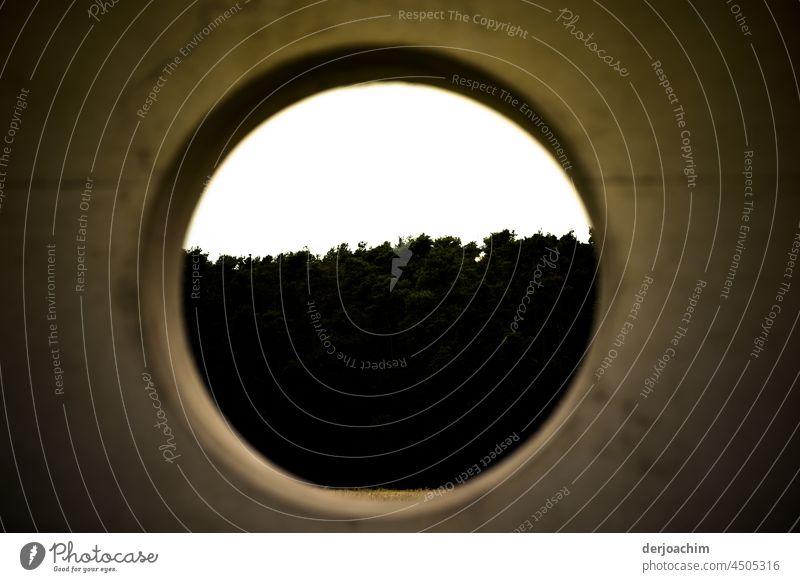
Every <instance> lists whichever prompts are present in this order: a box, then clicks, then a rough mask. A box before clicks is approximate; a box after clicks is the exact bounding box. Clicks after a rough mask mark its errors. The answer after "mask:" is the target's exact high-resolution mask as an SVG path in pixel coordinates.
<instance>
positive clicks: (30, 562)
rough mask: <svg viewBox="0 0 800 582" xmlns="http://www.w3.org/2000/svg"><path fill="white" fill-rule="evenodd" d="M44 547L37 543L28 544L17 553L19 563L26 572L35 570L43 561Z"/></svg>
mask: <svg viewBox="0 0 800 582" xmlns="http://www.w3.org/2000/svg"><path fill="white" fill-rule="evenodd" d="M44 555H45V551H44V546H43V545H42V544H40V543H38V542H30V543H27V544H25V545H24V546H22V549H21V550H20V551H19V563H20V564H22V567H23V568H25V569H26V570H35V569H36V568H38V567H39V566H41V565H42V562H43V561H44Z"/></svg>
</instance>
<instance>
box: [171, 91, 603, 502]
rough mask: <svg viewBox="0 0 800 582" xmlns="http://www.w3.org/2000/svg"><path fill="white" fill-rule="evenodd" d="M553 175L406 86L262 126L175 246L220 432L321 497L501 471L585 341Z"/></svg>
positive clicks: (545, 159)
mask: <svg viewBox="0 0 800 582" xmlns="http://www.w3.org/2000/svg"><path fill="white" fill-rule="evenodd" d="M567 163H568V162H567ZM565 167H567V166H566V165H565V162H564V160H562V161H561V163H559V162H558V161H557V160H556V159H555V158H554V157H553V156H552V155H551V154H550V153H549V152H548V151H547V150H546V148H545V147H544V146H543V145H542V144H540V143H539V142H537V141H536V140H534V139H533V138H532V137H531V136H530V134H529V133H527V132H526V131H524V130H523V129H522V128H521V127H520V126H519V125H517V124H516V123H514V122H512V121H511V120H509V119H508V118H506V117H505V116H503V115H501V114H500V113H498V112H496V111H494V110H493V109H491V108H489V107H487V106H486V105H483V104H481V103H478V102H477V101H474V100H472V99H469V98H467V97H464V96H461V95H458V94H456V93H452V92H449V91H445V90H442V89H440V88H436V87H431V86H426V85H420V84H409V83H399V82H383V83H371V84H363V85H359V86H355V87H346V88H337V89H332V90H328V91H325V92H322V93H319V94H317V95H314V96H312V97H309V98H307V99H304V100H302V101H300V102H298V103H296V104H294V105H292V106H290V107H288V108H286V109H284V110H283V111H281V112H279V113H278V114H277V115H274V116H273V117H271V118H270V119H268V120H266V121H264V122H263V123H262V124H261V125H260V126H258V127H257V128H256V129H255V130H254V131H252V132H251V133H250V134H249V135H248V136H247V137H246V138H245V139H243V140H242V141H241V142H240V143H239V144H238V145H237V146H236V147H235V148H234V149H233V150H232V152H231V153H230V154H229V155H228V156H227V157H226V158H225V160H224V162H223V163H222V164H221V166H220V167H219V169H218V170H217V171H216V172H215V173H214V174H213V175H212V176H209V181H208V183H207V185H206V189H205V193H204V195H203V197H202V199H201V201H200V203H199V205H198V207H197V209H196V210H195V213H194V218H193V220H192V224H191V227H190V229H189V231H188V234H187V236H186V239H185V241H184V246H185V248H186V255H187V256H186V259H187V260H186V262H185V265H186V270H185V274H184V306H185V315H186V320H187V324H188V331H189V337H190V339H191V345H192V348H193V351H194V355H195V359H196V362H197V365H198V368H199V369H200V372H201V375H202V376H203V377H204V378H205V380H206V384H207V387H208V389H209V392H210V394H211V396H212V397H213V399H214V401H215V402H216V404H217V405H218V406H219V408H220V410H221V411H222V413H223V414H224V416H225V417H226V418H227V419H228V421H229V422H230V425H231V428H232V429H234V430H235V431H237V432H238V433H239V434H240V435H241V436H242V438H243V439H245V440H246V441H247V442H248V443H250V444H251V445H252V446H253V447H254V448H256V449H257V450H259V451H260V452H261V453H262V454H263V455H264V456H265V457H266V458H268V459H269V460H271V461H272V462H273V463H275V464H277V465H278V466H280V467H282V468H283V469H284V470H285V471H287V472H288V473H290V474H292V475H294V476H296V477H299V478H300V479H303V480H307V481H309V482H311V483H314V484H318V485H323V486H327V487H336V488H345V489H351V488H381V489H393V490H413V491H417V490H423V491H437V490H438V489H442V488H444V489H449V488H452V487H455V485H457V484H460V483H463V482H465V481H466V480H468V479H470V478H472V477H475V476H477V475H479V474H481V473H483V472H485V471H488V470H489V469H490V468H491V467H492V465H495V464H497V463H499V462H500V461H502V460H503V459H504V458H505V457H507V456H508V455H509V454H510V453H511V452H512V451H513V450H514V449H516V448H517V447H518V446H519V445H520V444H521V443H522V442H524V441H525V440H526V439H527V438H528V437H529V436H530V435H532V434H534V433H535V432H536V430H537V428H538V427H539V426H540V425H541V424H542V423H543V422H544V421H545V419H547V417H548V414H549V413H550V411H552V410H553V408H554V407H555V405H556V404H557V402H558V400H559V398H560V396H561V395H562V394H563V393H564V392H565V391H566V388H567V386H568V384H569V380H570V378H571V377H572V375H573V374H574V373H575V371H576V369H577V367H578V364H579V362H580V361H581V359H582V357H583V355H584V350H585V348H586V344H587V340H588V337H589V332H590V327H591V321H592V309H593V306H594V278H595V273H596V264H595V260H594V255H593V252H592V244H591V241H590V229H589V224H588V218H587V216H586V212H585V210H584V208H583V206H582V204H581V201H580V198H579V196H578V194H577V193H576V191H575V189H574V186H573V183H572V181H571V180H570V178H569V177H568V175H567V174H566V173H565V171H564V168H565Z"/></svg>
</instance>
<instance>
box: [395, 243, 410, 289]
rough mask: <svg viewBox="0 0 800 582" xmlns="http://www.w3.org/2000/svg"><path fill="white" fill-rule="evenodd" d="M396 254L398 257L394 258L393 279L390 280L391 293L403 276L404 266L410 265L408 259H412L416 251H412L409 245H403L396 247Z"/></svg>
mask: <svg viewBox="0 0 800 582" xmlns="http://www.w3.org/2000/svg"><path fill="white" fill-rule="evenodd" d="M394 254H395V255H397V257H398V258H395V259H392V280H391V281H389V293H391V292H392V291H394V286H395V285H397V282H398V281H399V280H400V277H402V276H403V267H405V266H406V265H408V261H410V260H411V257H412V255H413V254H414V253H412V252H411V249H410V248H408V245H402V246H400V247H397V248H395V249H394Z"/></svg>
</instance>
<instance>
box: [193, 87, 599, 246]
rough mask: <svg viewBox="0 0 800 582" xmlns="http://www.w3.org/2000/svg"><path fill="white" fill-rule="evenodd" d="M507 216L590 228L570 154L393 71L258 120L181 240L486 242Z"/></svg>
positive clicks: (515, 223) (545, 227)
mask: <svg viewBox="0 0 800 582" xmlns="http://www.w3.org/2000/svg"><path fill="white" fill-rule="evenodd" d="M505 228H508V229H509V230H514V231H516V232H517V234H518V235H521V236H529V235H531V234H534V233H536V232H537V231H539V230H540V229H541V230H542V231H543V232H545V233H553V234H555V235H559V236H560V235H562V234H565V233H566V232H568V231H569V230H574V231H575V234H576V236H577V237H578V238H579V239H581V240H584V241H585V240H588V228H589V220H588V217H587V215H586V211H585V209H584V208H583V205H582V203H581V202H580V200H579V198H578V195H577V193H575V191H574V189H573V186H572V184H571V182H570V180H569V178H568V177H567V176H566V174H565V173H564V172H563V170H562V169H561V166H560V165H559V164H558V163H557V162H556V161H555V160H554V159H553V157H552V156H551V155H550V154H549V152H548V151H547V150H545V149H544V147H543V146H541V145H540V144H539V143H538V142H536V141H535V140H534V139H533V138H531V137H530V136H529V135H528V134H527V133H526V132H525V131H523V130H522V129H520V128H519V127H518V126H517V125H516V124H514V123H513V122H511V121H509V120H508V119H507V118H505V117H504V116H502V115H500V114H499V113H497V112H495V111H494V110H492V109H490V108H489V107H486V106H484V105H482V104H480V103H478V102H476V101H473V100H471V99H468V98H466V97H462V96H460V95H458V94H456V93H452V92H450V91H444V90H442V89H438V88H435V87H430V86H425V85H419V84H413V85H412V84H406V83H394V82H391V83H375V84H370V85H360V86H357V87H348V88H341V89H333V90H330V91H325V92H323V93H319V94H317V95H315V96H313V97H309V98H308V99H305V100H303V101H301V102H299V103H296V104H295V105H293V106H291V107H289V108H287V109H285V110H284V111H282V112H280V113H279V114H277V115H275V116H273V117H272V118H270V119H269V120H267V121H266V122H264V123H263V124H261V125H260V126H259V127H257V128H256V129H255V130H254V131H253V132H251V133H250V135H249V136H247V137H246V138H245V139H244V140H243V141H242V142H241V143H239V144H238V145H237V146H236V148H235V149H234V150H233V151H232V152H231V154H230V155H229V156H228V157H227V158H226V159H225V160H224V162H223V163H222V164H221V166H220V168H219V169H218V171H217V172H216V173H215V174H214V176H213V177H212V179H211V181H210V183H209V185H208V187H207V189H206V192H205V194H204V195H203V197H202V199H201V201H200V203H199V204H198V207H197V209H196V210H195V214H194V217H193V220H192V223H191V225H190V227H189V232H188V234H187V237H186V240H185V241H184V247H186V248H190V247H193V246H199V247H201V248H202V249H203V250H206V251H209V252H210V253H211V256H212V258H214V257H216V256H217V255H218V254H220V253H225V254H229V255H248V254H252V255H253V256H265V255H273V256H274V255H277V254H279V253H281V252H289V251H298V250H302V249H304V248H306V247H308V248H309V249H310V250H311V252H313V253H315V254H324V253H326V252H327V251H328V250H329V249H331V248H332V247H335V246H338V245H339V244H340V243H343V242H346V243H348V244H350V246H351V248H354V247H355V246H356V245H357V244H358V243H359V242H360V241H365V242H367V243H368V244H369V245H370V246H374V245H377V244H381V243H383V242H384V241H389V242H390V243H392V244H393V245H394V244H396V242H397V238H398V237H399V236H403V237H406V236H417V235H419V234H421V233H425V234H428V235H429V236H431V237H433V238H437V237H440V236H448V235H450V236H458V237H460V238H461V241H462V242H463V243H467V242H470V241H476V242H478V243H480V242H481V241H482V240H483V238H484V237H486V236H488V235H489V234H490V233H492V232H497V231H500V230H503V229H505Z"/></svg>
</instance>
